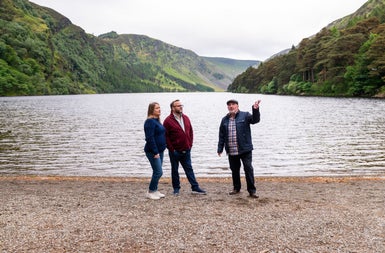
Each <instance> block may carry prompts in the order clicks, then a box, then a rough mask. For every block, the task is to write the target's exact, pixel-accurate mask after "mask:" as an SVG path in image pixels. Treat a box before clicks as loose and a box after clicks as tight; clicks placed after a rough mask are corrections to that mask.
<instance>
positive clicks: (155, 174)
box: [146, 152, 163, 192]
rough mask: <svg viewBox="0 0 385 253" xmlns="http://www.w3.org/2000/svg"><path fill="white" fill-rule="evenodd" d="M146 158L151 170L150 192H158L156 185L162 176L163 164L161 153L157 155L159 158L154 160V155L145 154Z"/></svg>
mask: <svg viewBox="0 0 385 253" xmlns="http://www.w3.org/2000/svg"><path fill="white" fill-rule="evenodd" d="M146 156H147V158H148V160H149V161H150V164H151V168H152V177H151V182H150V186H149V190H150V192H155V191H157V190H158V183H159V179H160V177H161V176H162V175H163V170H162V164H163V152H160V153H159V156H160V157H159V158H154V154H152V153H148V152H146Z"/></svg>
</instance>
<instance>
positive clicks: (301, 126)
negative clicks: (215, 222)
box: [0, 93, 385, 176]
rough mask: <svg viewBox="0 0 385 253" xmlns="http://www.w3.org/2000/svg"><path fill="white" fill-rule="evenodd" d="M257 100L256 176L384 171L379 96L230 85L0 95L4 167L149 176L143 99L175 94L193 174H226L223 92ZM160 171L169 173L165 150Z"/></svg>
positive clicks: (243, 104)
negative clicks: (185, 119)
mask: <svg viewBox="0 0 385 253" xmlns="http://www.w3.org/2000/svg"><path fill="white" fill-rule="evenodd" d="M233 97H235V98H236V99H238V100H239V102H240V109H241V110H248V111H250V110H251V105H252V103H253V102H254V100H256V99H257V98H260V99H262V103H261V117H262V118H261V122H260V123H259V124H257V125H254V126H252V133H253V143H254V152H253V154H254V156H253V157H254V158H253V159H254V161H253V164H254V167H255V172H256V175H257V176H258V175H259V176H261V175H276V176H306V175H374V174H381V175H384V174H385V100H376V99H348V98H316V97H282V96H265V95H255V94H230V93H162V94H159V93H150V94H144V93H143V94H109V95H78V96H46V97H2V98H0V173H3V174H8V173H10V174H39V175H92V176H149V175H150V172H151V169H150V167H149V164H148V161H147V160H146V158H145V156H144V153H143V145H144V133H143V122H144V120H145V117H146V110H147V105H148V103H150V102H153V101H157V102H159V103H160V104H161V109H162V119H164V118H165V117H166V116H167V115H168V114H169V112H170V110H169V103H170V102H171V101H172V100H174V99H177V98H178V99H181V100H182V102H183V104H184V105H185V108H184V111H185V113H186V114H187V115H188V116H189V117H190V119H191V121H192V124H193V128H194V134H195V135H194V137H195V140H194V148H193V151H192V159H193V166H194V169H195V171H196V174H197V175H198V176H230V171H229V170H228V164H227V158H226V157H225V156H222V157H218V156H217V154H216V145H217V136H218V127H219V123H220V120H221V118H222V117H223V116H224V115H225V114H226V112H227V108H226V105H225V101H226V100H227V99H229V98H233ZM164 169H165V172H164V175H165V176H169V175H170V165H169V162H168V157H167V153H166V159H165V164H164Z"/></svg>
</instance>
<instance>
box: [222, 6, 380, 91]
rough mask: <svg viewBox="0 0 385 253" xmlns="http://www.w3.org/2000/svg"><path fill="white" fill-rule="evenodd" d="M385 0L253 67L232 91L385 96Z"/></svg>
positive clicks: (238, 80)
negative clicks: (285, 52)
mask: <svg viewBox="0 0 385 253" xmlns="http://www.w3.org/2000/svg"><path fill="white" fill-rule="evenodd" d="M384 52H385V1H384V0H369V1H368V2H367V3H365V4H364V5H363V6H362V7H361V8H360V9H359V10H357V12H355V13H353V14H352V15H349V16H346V17H343V18H341V19H339V20H337V21H335V22H333V23H332V24H330V25H328V26H327V27H325V28H324V29H322V30H321V31H320V32H318V33H317V34H316V35H315V36H312V37H311V38H305V39H303V40H302V41H301V42H300V43H299V45H298V46H297V47H293V48H292V49H291V50H290V51H289V52H288V53H287V54H282V55H278V56H276V57H273V58H270V59H269V60H267V61H265V62H263V63H262V64H260V65H259V67H258V68H251V67H250V68H249V69H247V70H246V71H245V72H244V73H242V74H241V75H239V76H237V77H236V78H235V79H234V82H233V83H232V84H231V85H230V86H229V87H228V90H229V91H232V92H251V93H253V92H260V93H266V94H291V95H320V96H357V97H385V53H384Z"/></svg>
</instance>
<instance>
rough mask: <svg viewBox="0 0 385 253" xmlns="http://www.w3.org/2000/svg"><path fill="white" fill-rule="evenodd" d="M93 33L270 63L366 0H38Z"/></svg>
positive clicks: (198, 52) (351, 11) (200, 53)
mask: <svg viewBox="0 0 385 253" xmlns="http://www.w3.org/2000/svg"><path fill="white" fill-rule="evenodd" d="M33 2H35V3H37V4H40V5H43V6H48V7H50V8H53V9H55V10H56V11H58V12H60V13H61V14H63V15H64V16H66V17H68V18H69V19H70V20H71V21H72V22H73V23H74V24H76V25H78V26H80V27H82V28H83V29H84V30H85V31H86V32H87V33H91V34H94V35H100V34H103V33H106V32H110V31H116V32H118V33H119V34H143V35H147V36H150V37H152V38H155V39H159V40H162V41H163V42H166V43H169V44H172V45H175V46H178V47H182V48H185V49H190V50H192V51H194V52H195V53H197V54H198V55H201V56H215V57H228V58H234V59H254V60H264V59H266V58H268V57H270V56H271V55H273V54H275V53H277V52H279V51H281V50H283V49H286V48H290V47H291V46H292V45H296V44H298V43H299V42H300V41H301V40H302V39H303V38H305V37H309V36H311V35H313V34H315V33H317V32H318V31H319V30H321V29H322V28H323V27H325V26H326V25H328V24H329V23H331V22H332V21H334V20H336V19H338V18H341V17H343V16H346V15H348V14H351V13H353V12H354V11H356V10H357V9H358V8H359V7H361V6H362V5H363V4H364V3H365V2H366V1H365V0H350V1H348V0H346V1H344V0H339V1H336V0H323V1H318V0H291V1H287V0H258V1H256V0H238V1H233V0H232V1H230V0H221V1H219V0H194V1H192V0H163V1H159V0H128V1H126V0H110V1H104V0H76V1H75V0H55V1H52V0H34V1H33Z"/></svg>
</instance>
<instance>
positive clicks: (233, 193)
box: [229, 190, 241, 195]
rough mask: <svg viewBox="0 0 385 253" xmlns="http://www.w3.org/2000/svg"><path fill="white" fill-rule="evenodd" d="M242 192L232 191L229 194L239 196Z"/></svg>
mask: <svg viewBox="0 0 385 253" xmlns="http://www.w3.org/2000/svg"><path fill="white" fill-rule="evenodd" d="M240 192H241V191H240V190H232V191H231V192H229V195H236V194H239V193H240Z"/></svg>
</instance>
